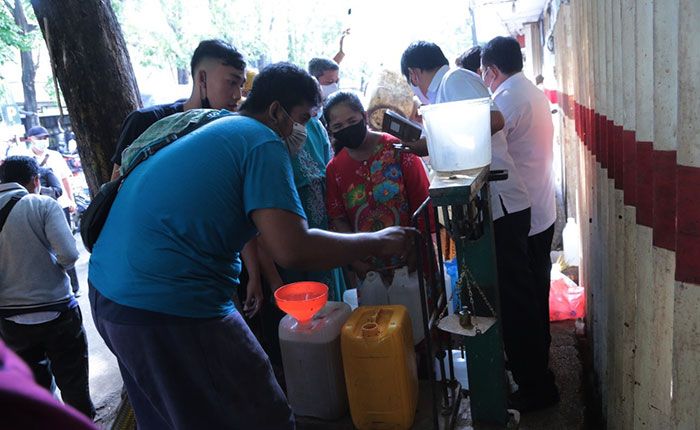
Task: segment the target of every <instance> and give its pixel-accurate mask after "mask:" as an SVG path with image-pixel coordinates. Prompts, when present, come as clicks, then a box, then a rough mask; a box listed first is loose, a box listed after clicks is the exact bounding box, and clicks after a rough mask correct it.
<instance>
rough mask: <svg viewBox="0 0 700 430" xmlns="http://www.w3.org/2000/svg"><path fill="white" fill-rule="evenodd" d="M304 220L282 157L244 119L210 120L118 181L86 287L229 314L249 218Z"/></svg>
mask: <svg viewBox="0 0 700 430" xmlns="http://www.w3.org/2000/svg"><path fill="white" fill-rule="evenodd" d="M264 208H278V209H285V210H288V211H290V212H293V213H295V214H297V215H299V216H301V217H304V211H303V209H302V207H301V203H300V202H299V197H298V195H297V192H296V190H295V188H294V178H293V177H292V167H291V164H290V160H289V153H288V151H287V149H286V147H285V145H284V144H283V143H282V142H281V141H280V140H279V138H278V137H277V135H276V134H275V133H274V132H273V131H272V130H271V129H269V128H268V127H266V126H265V125H263V124H262V123H260V122H258V121H256V120H254V119H252V118H247V117H244V116H234V117H227V118H222V119H218V120H216V121H214V122H212V123H211V124H208V125H205V126H203V127H202V128H200V129H198V130H196V131H194V132H192V133H190V134H188V135H187V136H185V137H183V138H181V139H179V140H177V141H175V142H173V143H172V144H170V145H169V146H167V147H165V148H163V149H161V150H160V151H158V152H157V153H156V154H155V155H154V156H152V157H151V158H149V159H147V160H146V161H144V162H143V163H142V164H141V165H139V166H138V167H137V168H136V169H135V170H134V171H133V172H132V173H131V175H130V176H129V177H128V178H127V179H126V180H125V181H124V183H123V185H122V188H121V189H120V190H119V193H118V194H117V198H116V200H115V202H114V205H113V206H112V209H111V211H110V214H109V217H108V218H107V222H106V223H105V226H104V228H103V230H102V232H101V234H100V238H99V240H98V241H97V243H96V244H95V246H94V248H93V253H92V257H91V259H90V273H89V278H90V281H91V283H92V284H93V285H94V287H95V288H97V290H99V291H100V293H101V294H102V295H104V296H105V297H107V298H108V299H110V300H112V301H114V302H116V303H118V304H121V305H124V306H130V307H133V308H137V309H145V310H149V311H154V312H161V313H165V314H171V315H178V316H184V317H193V318H209V317H218V316H223V315H226V314H228V313H229V312H231V311H233V310H234V305H233V302H232V300H231V297H232V296H233V294H234V290H235V287H236V286H237V285H238V276H239V274H240V271H241V262H240V259H239V252H240V250H241V249H242V248H243V246H244V245H245V243H246V242H247V241H248V240H250V239H251V238H252V237H253V236H254V235H255V234H256V229H255V225H254V224H253V222H252V221H251V219H250V214H251V212H253V211H254V210H256V209H264Z"/></svg>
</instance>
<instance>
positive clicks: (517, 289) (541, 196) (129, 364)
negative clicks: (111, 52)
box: [0, 37, 559, 429]
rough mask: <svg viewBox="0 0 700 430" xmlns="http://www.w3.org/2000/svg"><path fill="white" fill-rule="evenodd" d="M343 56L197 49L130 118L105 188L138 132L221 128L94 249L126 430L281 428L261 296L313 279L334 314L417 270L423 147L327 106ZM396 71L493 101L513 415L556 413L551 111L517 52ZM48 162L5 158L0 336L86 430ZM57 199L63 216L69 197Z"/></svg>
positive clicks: (428, 88)
mask: <svg viewBox="0 0 700 430" xmlns="http://www.w3.org/2000/svg"><path fill="white" fill-rule="evenodd" d="M340 53H342V42H341V51H340V52H339V54H340ZM343 56H344V54H343V55H342V56H338V55H336V58H335V60H331V59H324V58H314V59H312V60H311V61H310V62H309V64H308V71H306V70H304V69H302V68H300V67H298V66H295V65H292V64H290V63H284V62H282V63H275V64H271V65H269V66H267V67H265V68H263V69H262V70H261V71H260V72H259V73H257V74H255V73H247V70H246V60H245V57H244V55H243V54H242V53H241V52H239V51H238V50H237V49H236V48H235V47H233V46H232V45H230V44H228V43H226V42H223V41H221V40H206V41H202V42H201V43H200V44H199V46H198V47H197V49H196V50H195V51H194V54H193V56H192V61H191V73H192V77H193V79H192V81H193V87H192V93H191V95H190V97H189V98H188V99H186V100H180V101H176V102H173V103H171V104H166V105H158V106H152V107H149V108H145V109H140V110H137V111H134V112H132V113H131V114H130V115H129V116H128V117H127V118H126V119H125V121H124V124H123V127H122V130H121V133H120V136H119V139H118V141H117V145H116V150H115V154H114V157H113V159H112V161H113V163H114V169H113V178H114V179H117V178H120V176H121V175H122V174H123V173H124V171H125V169H124V168H125V165H128V163H129V159H128V158H127V157H124V158H122V155H123V154H124V150H125V149H127V148H129V147H130V146H131V145H132V144H134V142H135V141H137V139H138V138H139V136H142V135H143V134H144V132H146V130H149V132H148V133H149V136H155V137H157V133H158V132H159V130H160V129H162V130H168V127H167V125H169V124H172V123H174V122H176V121H177V120H178V119H180V118H183V117H184V116H185V115H188V113H190V114H191V113H192V112H197V111H199V110H202V109H213V110H221V109H224V110H227V111H231V112H234V114H233V115H222V116H221V117H220V118H219V119H216V120H215V121H212V122H210V123H208V124H206V125H203V126H201V127H200V128H197V129H196V130H195V131H192V132H191V133H189V134H187V135H185V136H183V137H180V138H179V139H177V140H176V141H175V142H173V143H170V144H169V145H168V146H166V147H164V148H162V149H160V150H159V151H158V152H157V153H155V154H154V155H152V156H151V157H150V158H149V159H148V160H146V161H144V162H143V163H142V165H139V166H138V168H136V169H134V170H133V171H132V172H131V173H130V174H129V176H128V177H126V179H125V180H123V182H122V183H121V188H120V189H119V192H118V194H117V198H116V200H115V201H114V204H113V206H112V208H111V210H110V214H109V217H108V219H107V221H106V223H105V225H104V228H103V230H102V231H101V233H100V237H99V239H98V240H97V242H96V243H95V245H94V247H93V249H92V255H91V258H90V264H89V275H88V284H89V301H90V307H91V312H92V317H93V319H94V321H95V325H96V327H97V330H98V332H99V334H100V336H101V337H102V338H103V339H104V341H105V343H106V345H107V347H108V348H109V349H110V350H111V351H112V353H113V354H114V355H115V356H116V358H117V361H118V363H119V370H120V373H121V376H122V379H123V381H124V387H125V390H126V393H127V394H128V399H129V402H130V403H131V405H132V407H133V410H134V412H135V415H136V419H137V421H138V427H139V428H144V429H150V428H158V429H160V428H188V427H197V428H256V429H285V428H294V415H293V413H292V412H293V411H292V410H291V409H290V407H289V405H288V403H287V401H286V398H285V394H284V389H283V387H284V378H283V375H281V374H280V372H281V362H280V360H281V358H280V356H279V342H278V339H277V338H276V334H277V324H278V322H279V319H280V318H281V316H282V314H281V313H280V311H279V310H277V309H276V307H275V306H274V305H273V304H272V299H271V297H272V293H273V292H274V291H275V290H276V289H277V288H279V287H280V286H281V285H284V284H286V283H290V282H295V281H300V280H304V281H319V282H323V283H324V284H326V285H328V287H329V299H330V300H338V301H340V300H342V296H343V293H344V292H345V290H346V288H351V287H357V286H358V285H361V284H362V281H363V279H364V277H365V275H366V274H367V273H368V272H369V271H376V272H379V273H383V274H386V273H388V272H391V271H392V270H393V269H395V268H398V267H401V266H403V265H406V264H407V262H408V261H410V260H411V259H412V257H413V256H412V253H413V252H414V249H413V244H414V240H415V234H416V231H415V230H414V229H412V228H411V227H410V225H411V216H412V214H413V212H414V211H415V210H416V209H417V208H418V207H419V206H420V205H421V204H422V203H423V202H424V201H425V199H426V198H427V196H428V187H429V181H428V175H427V172H428V170H427V166H426V165H425V164H424V161H423V160H422V159H421V158H420V156H429V154H428V151H427V145H426V141H425V138H421V139H419V140H417V141H413V142H400V141H399V140H398V139H396V138H395V137H393V136H391V135H389V134H386V133H382V132H378V131H374V130H371V129H370V128H369V126H368V123H367V113H366V111H365V107H364V106H363V104H362V102H361V100H360V98H359V97H358V95H357V94H355V93H353V92H349V91H343V90H341V89H340V88H341V85H340V67H339V65H338V63H339V62H340V60H342V57H343ZM400 60H401V72H402V74H403V75H404V76H405V78H406V80H407V81H408V82H409V84H410V85H411V86H412V88H413V91H414V93H415V95H416V96H417V97H418V98H419V99H420V100H421V101H422V103H424V104H434V103H446V102H452V101H459V100H468V99H475V98H482V97H492V98H493V103H492V107H491V121H490V127H491V131H492V153H493V159H492V163H491V167H492V168H494V169H507V170H508V172H509V176H508V179H507V180H506V181H501V182H495V183H493V184H492V187H491V209H492V211H493V219H494V227H495V240H496V252H497V263H498V275H499V284H500V285H499V287H500V294H501V307H502V319H503V334H504V343H505V349H506V354H507V357H508V365H509V368H510V370H511V371H512V372H513V375H514V378H515V381H516V382H517V384H518V386H519V390H518V391H517V392H515V393H513V394H512V395H511V398H510V401H511V403H512V406H513V407H515V408H517V409H520V410H521V412H527V411H530V410H536V409H540V408H543V407H546V406H549V405H551V404H554V403H556V402H557V401H558V396H559V395H558V391H557V388H556V385H555V383H554V378H553V374H552V372H551V370H550V369H549V365H548V351H549V343H550V340H551V339H550V337H549V318H548V291H549V265H550V263H549V248H550V247H551V241H552V232H553V224H554V217H555V216H554V214H555V207H554V184H553V179H552V120H551V114H550V113H549V105H548V103H547V100H546V98H545V96H544V94H542V93H541V91H539V90H537V88H536V87H535V86H534V85H533V84H531V83H530V82H529V81H528V80H527V79H526V78H525V77H524V76H523V74H522V67H523V60H522V55H521V52H520V46H519V45H518V43H517V41H516V40H515V39H512V38H504V37H499V38H496V39H494V40H492V41H491V42H489V43H488V44H487V45H486V46H484V47H483V48H478V47H476V48H473V49H471V50H469V51H468V52H465V54H464V55H462V56H460V58H459V59H458V60H457V67H453V68H450V66H449V62H448V60H447V58H446V57H445V55H444V54H443V52H442V50H441V49H440V48H439V47H438V46H437V45H435V44H434V43H430V42H415V43H412V44H411V45H410V46H409V47H408V48H407V49H406V50H405V51H404V53H403V55H402V56H401V58H400ZM250 80H253V82H252V85H251V82H250ZM244 88H246V91H245V94H244V92H243V89H244ZM154 124H155V125H154ZM159 127H160V128H159ZM32 130H34V129H32ZM32 130H30V131H29V133H28V134H29V135H31V136H30V138H36V139H38V140H39V141H40V140H41V137H42V136H43V135H42V133H41V130H38V131H36V132H35V131H32ZM163 133H166V131H163ZM397 143H401V144H403V148H404V149H397V148H399V147H400V146H401V145H396V144H397ZM44 146H45V145H43V144H41V143H37V144H33V146H32V150H33V151H34V154H35V155H36V156H37V157H39V159H37V158H36V157H32V156H29V155H18V156H12V157H8V158H7V159H6V160H5V161H4V163H3V165H2V166H1V167H0V181H1V184H0V229H1V228H2V226H3V224H4V229H2V230H0V268H2V270H1V271H0V335H1V336H2V339H3V340H4V342H5V343H6V344H7V346H8V347H9V348H10V349H12V350H13V351H14V352H15V353H17V354H18V355H19V356H20V357H21V358H22V359H23V360H24V361H25V362H27V364H28V365H29V366H30V368H31V369H32V372H33V374H34V377H35V379H36V380H37V382H39V383H40V384H41V385H42V386H44V387H45V388H47V389H49V390H51V389H52V388H53V383H54V382H53V381H54V380H55V383H56V384H57V385H58V386H59V388H60V389H61V394H62V398H63V400H64V402H65V403H66V404H69V405H71V406H73V407H74V408H76V409H77V410H79V411H80V412H82V413H83V414H85V415H86V416H87V417H89V418H92V417H94V414H95V410H94V407H93V405H92V402H91V401H90V397H89V389H88V372H87V370H88V365H87V344H86V339H85V333H84V329H83V326H82V315H81V312H80V308H79V307H78V306H77V303H76V301H75V294H74V293H75V289H72V288H71V276H70V270H71V269H72V266H73V264H74V263H75V261H76V259H77V258H78V254H77V250H76V246H75V241H74V239H73V236H72V235H71V232H70V229H69V228H68V224H67V223H66V221H65V219H66V218H65V215H64V213H63V212H64V211H63V209H66V210H67V211H70V203H68V206H64V205H62V204H61V202H60V200H59V201H56V200H54V199H51V198H50V197H45V196H40V195H37V194H39V192H40V191H41V190H43V189H44V188H42V181H45V180H46V181H49V182H53V183H54V184H55V183H56V182H59V185H60V181H61V179H63V178H62V175H63V174H64V173H63V172H60V171H57V170H53V174H54V175H55V176H56V177H54V178H50V176H52V175H49V174H47V173H51V172H47V173H42V170H41V168H42V163H41V159H43V160H44V163H48V160H49V159H50V157H51V155H50V154H47V155H45V156H44V155H43V154H44V152H45V151H46V150H47V149H46V148H45V147H44ZM42 157H43V158H42ZM47 183H48V182H47ZM46 188H47V189H48V188H50V186H46ZM54 188H56V187H55V185H54ZM56 193H59V191H58V189H57V191H56ZM60 193H62V194H59V195H66V196H67V197H68V199H70V190H69V189H65V187H64V188H63V189H62V190H61V191H60ZM64 204H65V203H64ZM10 269H11V270H10ZM49 278H51V279H49ZM75 288H77V287H75ZM0 358H1V357H0ZM0 367H1V366H0ZM1 373H2V372H1V371H0V374H1ZM0 376H1V375H0Z"/></svg>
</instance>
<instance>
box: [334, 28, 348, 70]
mask: <svg viewBox="0 0 700 430" xmlns="http://www.w3.org/2000/svg"><path fill="white" fill-rule="evenodd" d="M348 34H350V29H349V28H346V29H345V31H343V33H342V34H341V35H340V48H339V49H338V53H337V54H335V56H334V57H333V61H335V62H336V63H338V64H340V62H341V61H343V58H345V52H343V42H344V41H345V36H347V35H348Z"/></svg>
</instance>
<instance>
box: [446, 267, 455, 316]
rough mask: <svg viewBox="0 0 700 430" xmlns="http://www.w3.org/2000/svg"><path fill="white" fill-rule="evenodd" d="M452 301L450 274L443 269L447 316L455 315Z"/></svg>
mask: <svg viewBox="0 0 700 430" xmlns="http://www.w3.org/2000/svg"><path fill="white" fill-rule="evenodd" d="M452 300H453V298H452V278H451V277H450V274H449V273H447V268H445V301H446V302H447V315H452V314H454V313H455V310H454V305H453V303H452Z"/></svg>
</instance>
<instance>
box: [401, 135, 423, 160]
mask: <svg viewBox="0 0 700 430" xmlns="http://www.w3.org/2000/svg"><path fill="white" fill-rule="evenodd" d="M401 145H403V147H402V148H401V149H402V150H403V151H406V152H410V153H411V154H416V155H417V156H419V157H425V156H427V155H428V141H427V140H426V138H425V137H421V138H420V139H418V140H414V141H411V142H403V141H402V142H401Z"/></svg>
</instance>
